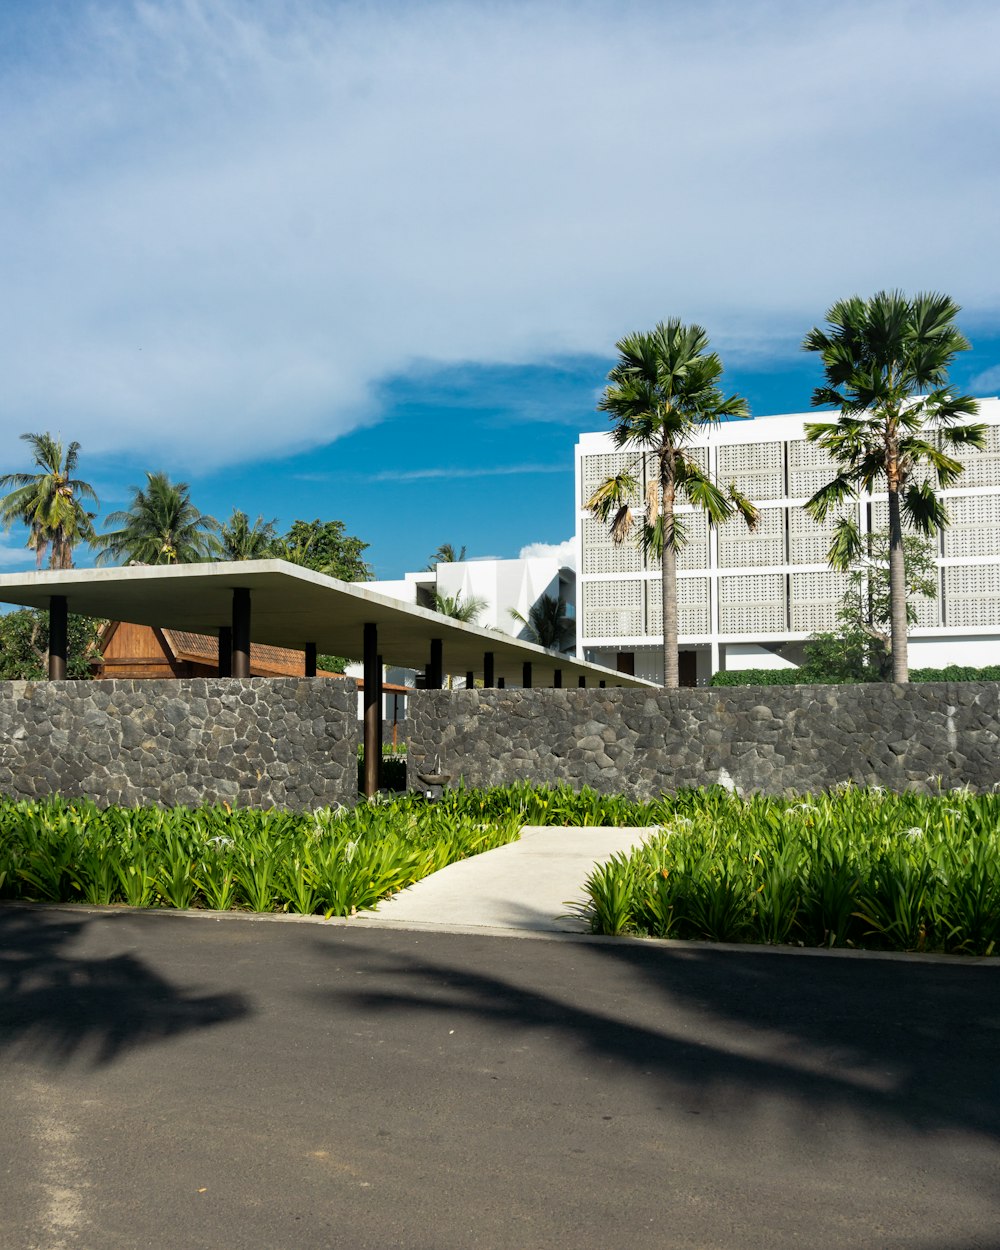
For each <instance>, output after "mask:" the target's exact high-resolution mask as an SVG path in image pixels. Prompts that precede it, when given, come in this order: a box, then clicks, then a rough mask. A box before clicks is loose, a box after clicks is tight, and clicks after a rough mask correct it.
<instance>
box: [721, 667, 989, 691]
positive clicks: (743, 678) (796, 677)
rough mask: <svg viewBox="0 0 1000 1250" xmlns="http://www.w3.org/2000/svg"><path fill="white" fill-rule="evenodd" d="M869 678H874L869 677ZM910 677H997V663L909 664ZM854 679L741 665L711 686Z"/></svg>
mask: <svg viewBox="0 0 1000 1250" xmlns="http://www.w3.org/2000/svg"><path fill="white" fill-rule="evenodd" d="M872 680H873V681H874V680H877V679H876V678H874V677H873V678H872ZM910 681H919V682H927V681H1000V664H987V665H986V667H985V668H969V667H968V666H966V665H961V664H949V665H948V666H947V667H946V668H911V669H910ZM856 684H857V682H856V681H855V680H853V679H852V680H843V681H838V680H837V679H836V678H833V677H817V676H813V675H811V674H810V672H809V670H808V668H773V669H772V668H744V669H737V670H735V671H734V672H728V673H713V674H712V680H711V682H710V685H713V686H807V685H856Z"/></svg>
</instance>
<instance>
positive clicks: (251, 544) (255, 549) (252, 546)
mask: <svg viewBox="0 0 1000 1250" xmlns="http://www.w3.org/2000/svg"><path fill="white" fill-rule="evenodd" d="M276 524H277V518H275V519H274V520H272V521H265V520H264V518H263V516H261V515H258V517H257V520H256V521H254V523H253V525H251V524H250V518H249V517H248V516H247V514H246V513H245V512H241V511H240V509H239V508H234V509H233V515H232V516H231V517H230V518H229V520H228V521H226V522H225V524H224V525H222V526H221V528H220V530H219V538H220V541H221V547H222V549H221V552H220V556H221V558H222V559H223V560H266V559H267V558H268V557H269V556H270V555H272V554H273V553H274V551H275V549H276V544H277V543H278V535H277V533H276V532H275V528H274V527H275V525H276Z"/></svg>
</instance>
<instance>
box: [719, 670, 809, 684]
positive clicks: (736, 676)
mask: <svg viewBox="0 0 1000 1250" xmlns="http://www.w3.org/2000/svg"><path fill="white" fill-rule="evenodd" d="M710 684H711V685H713V686H802V685H806V684H811V683H810V679H809V678H808V677H807V676H806V675H805V674H804V673H803V671H802V669H799V668H742V669H736V670H734V671H732V672H728V673H713V674H712V680H711V683H710Z"/></svg>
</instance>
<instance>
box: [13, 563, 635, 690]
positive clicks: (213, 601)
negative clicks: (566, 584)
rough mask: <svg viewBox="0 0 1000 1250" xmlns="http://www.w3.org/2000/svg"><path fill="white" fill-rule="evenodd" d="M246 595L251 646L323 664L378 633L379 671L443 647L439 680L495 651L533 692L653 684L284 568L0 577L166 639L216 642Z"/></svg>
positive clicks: (417, 664)
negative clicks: (307, 653)
mask: <svg viewBox="0 0 1000 1250" xmlns="http://www.w3.org/2000/svg"><path fill="white" fill-rule="evenodd" d="M236 589H246V590H249V591H250V602H251V613H250V637H251V639H252V641H253V642H262V643H270V644H271V645H273V646H278V647H293V648H296V649H299V650H302V649H304V648H305V646H306V644H307V643H315V644H316V647H317V650H318V651H319V652H320V654H327V655H343V656H347V657H348V658H350V659H355V658H356V659H360V658H361V656H362V640H363V627H364V625H365V624H366V623H371V624H374V625H376V626H377V628H378V650H379V653H380V654H381V656H382V658H383V661H384V663H386V664H391V665H398V666H399V667H401V668H411V669H417V670H418V671H419V670H422V669H423V668H424V666H425V664H427V662H428V660H429V659H430V645H431V640H432V639H441V641H442V652H443V668H444V672H445V673H452V674H464V673H467V672H473V673H476V674H478V675H479V676H482V672H483V656H484V654H485V653H486V652H487V651H492V652H493V656H494V674H495V676H496V677H503V678H504V680H505V681H506V682H509V683H510V684H512V685H520V684H521V676H522V664H524V663H525V662H526V661H528V662H530V663H531V664H532V684H533V685H536V686H545V685H551V684H552V682H553V674H554V672H555V670H556V669H559V670H561V672H562V680H563V685H564V686H570V685H576V684H577V679H578V677H581V676H585V677H586V678H587V685H588V686H596V685H597V683H598V681H606V682H607V684H608V685H609V686H632V687H636V686H648V685H650V683H649V682H646V681H643V680H641V679H639V678H635V677H630V676H628V675H627V674H625V673H617V672H614V671H613V670H611V669H606V668H603V667H602V666H600V665H597V664H587V663H584V662H581V661H579V660H576V659H573V658H572V657H569V656H564V655H559V654H558V653H557V652H554V651H548V650H546V649H545V648H544V647H538V646H535V645H534V644H532V643H529V642H522V641H520V640H519V639H517V638H512V637H511V636H510V635H508V634H501V633H496V632H494V631H493V630H489V629H482V628H480V627H479V626H478V625H465V624H463V623H462V622H460V621H455V620H452V619H451V618H449V617H447V616H442V615H441V614H440V613H439V612H431V611H429V610H428V609H426V608H418V607H413V606H411V605H410V604H404V603H400V602H399V601H398V600H395V599H389V598H387V597H386V596H384V595H379V594H376V593H375V592H374V591H371V590H368V589H366V588H364V587H361V586H357V585H354V584H353V583H350V582H342V581H338V580H337V579H336V578H334V577H326V576H325V575H324V574H322V573H314V572H313V571H312V570H311V569H304V568H301V567H299V566H298V565H295V564H289V563H288V562H287V561H285V560H245V561H240V562H236V563H212V564H180V565H158V566H139V567H133V566H130V567H128V568H108V569H70V570H66V571H50V572H41V573H5V574H3V575H0V602H5V603H14V604H19V605H20V606H22V607H31V608H42V609H47V608H48V607H49V604H50V600H51V598H52V596H60V595H61V596H63V597H65V599H66V603H67V607H68V609H69V611H70V612H75V613H78V614H79V615H81V616H91V617H103V618H106V619H108V620H116V621H130V622H132V623H134V624H136V625H155V626H161V627H163V628H166V629H179V630H190V631H192V632H194V633H201V634H215V635H217V634H218V632H219V629H220V627H223V626H228V625H229V624H230V623H231V620H232V603H233V591H234V590H236Z"/></svg>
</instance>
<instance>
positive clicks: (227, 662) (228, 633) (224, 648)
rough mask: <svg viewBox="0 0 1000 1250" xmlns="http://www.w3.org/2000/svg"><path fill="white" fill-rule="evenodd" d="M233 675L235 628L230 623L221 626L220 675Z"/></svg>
mask: <svg viewBox="0 0 1000 1250" xmlns="http://www.w3.org/2000/svg"><path fill="white" fill-rule="evenodd" d="M232 675H233V630H232V626H230V625H220V626H219V676H220V677H232Z"/></svg>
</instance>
